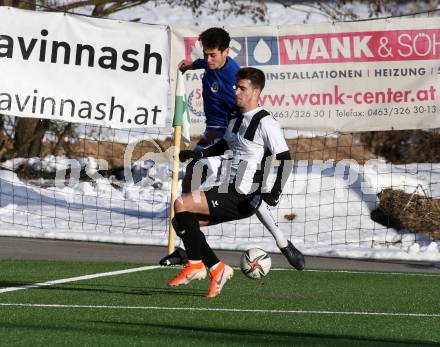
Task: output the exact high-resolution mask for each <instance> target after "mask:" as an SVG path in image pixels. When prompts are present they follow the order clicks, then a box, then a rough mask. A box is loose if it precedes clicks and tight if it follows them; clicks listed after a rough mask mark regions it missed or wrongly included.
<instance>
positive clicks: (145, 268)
mask: <svg viewBox="0 0 440 347" xmlns="http://www.w3.org/2000/svg"><path fill="white" fill-rule="evenodd" d="M160 267H161V266H159V265H152V266H143V267H138V268H132V269H125V270H118V271H111V272H102V273H97V274H92V275H84V276H78V277H71V278H62V279H59V280H53V281H48V282H42V283H34V284H28V285H24V286H19V287H8V288H2V289H0V294H2V293H8V292H15V291H18V290H24V289H32V288H41V287H49V286H53V285H56V284H63V283H69V282H77V281H83V280H89V279H93V278H99V277H108V276H117V275H123V274H127V273H133V272H140V271H148V270H154V269H157V268H160ZM272 271H295V270H293V269H289V268H275V269H272ZM304 272H324V273H349V274H364V275H365V274H373V275H403V276H422V277H440V274H439V275H436V274H427V273H406V272H370V271H348V270H304Z"/></svg>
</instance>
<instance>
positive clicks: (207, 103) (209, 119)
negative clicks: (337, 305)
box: [159, 28, 304, 270]
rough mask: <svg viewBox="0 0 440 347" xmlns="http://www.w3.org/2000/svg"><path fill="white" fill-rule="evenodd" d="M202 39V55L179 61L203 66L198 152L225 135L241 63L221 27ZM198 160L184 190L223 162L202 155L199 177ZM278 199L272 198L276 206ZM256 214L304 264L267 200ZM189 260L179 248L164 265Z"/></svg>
mask: <svg viewBox="0 0 440 347" xmlns="http://www.w3.org/2000/svg"><path fill="white" fill-rule="evenodd" d="M199 41H200V42H201V45H202V47H203V56H204V58H203V59H197V60H195V61H193V62H187V61H185V60H183V61H182V62H180V64H179V69H180V71H181V72H182V73H184V72H186V71H187V70H196V69H204V70H205V74H204V76H203V79H202V95H203V107H204V112H205V116H206V130H205V132H204V133H203V135H202V137H201V138H200V140H199V142H198V144H197V146H196V148H195V149H194V150H195V152H197V153H200V152H201V151H202V150H203V149H204V148H206V147H208V146H211V145H213V144H214V143H215V142H216V141H219V140H220V139H221V138H223V136H224V134H225V131H226V129H227V126H228V121H229V115H230V114H231V113H232V111H233V109H234V108H235V107H236V87H235V84H236V76H237V73H238V71H239V70H240V67H239V66H238V65H237V63H235V61H234V60H233V59H231V58H230V57H228V54H229V44H230V41H231V38H230V36H229V34H228V32H227V31H225V30H224V29H222V28H210V29H207V30H205V31H204V32H202V33H201V34H200V36H199ZM197 161H198V160H195V159H194V160H191V161H190V163H188V165H187V167H186V173H185V177H184V179H183V181H182V193H189V192H191V191H193V190H195V189H197V188H199V185H200V183H201V181H202V182H203V181H205V179H206V177H207V175H208V172H209V171H211V172H214V173H215V172H216V171H217V169H218V167H219V166H220V165H221V161H220V159H219V158H218V157H210V158H203V159H201V160H199V161H201V162H202V163H203V172H202V175H201V180H200V179H194V180H193V179H192V178H193V174H194V173H195V172H194V171H195V170H194V167H195V164H196V162H197ZM277 203H278V201H273V202H272V203H271V205H272V206H275V205H276V204H277ZM256 216H257V217H258V219H259V220H260V221H261V223H262V224H263V225H264V226H265V227H266V228H267V229H268V230H269V232H270V233H271V234H272V235H273V237H274V238H275V240H276V243H277V246H278V247H279V249H280V250H281V252H282V253H283V255H284V256H285V257H286V258H287V260H288V262H289V263H290V264H291V265H292V266H293V267H295V268H296V269H297V270H302V269H303V268H304V259H303V256H302V254H301V253H300V252H299V251H298V250H297V249H296V248H295V247H294V246H293V245H292V243H291V242H290V241H289V240H287V239H286V237H285V236H284V235H283V233H282V232H281V230H280V229H279V227H278V225H277V224H276V222H275V220H274V218H273V216H272V214H271V212H270V210H269V208H268V203H267V202H266V201H263V202H261V204H260V205H259V206H258V208H257V211H256ZM186 260H187V255H186V252H185V251H184V250H182V249H181V248H177V250H176V251H175V252H174V253H172V254H170V255H168V256H166V257H164V258H162V259H161V261H160V262H159V263H160V264H161V265H174V264H179V263H181V262H182V261H183V262H185V261H186Z"/></svg>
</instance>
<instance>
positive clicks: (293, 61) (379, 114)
mask: <svg viewBox="0 0 440 347" xmlns="http://www.w3.org/2000/svg"><path fill="white" fill-rule="evenodd" d="M204 29H205V28H197V27H194V28H174V29H173V32H172V50H173V56H172V60H171V66H172V68H171V71H172V72H173V71H174V66H176V65H177V63H178V62H179V61H180V60H182V59H186V60H188V61H192V60H194V59H196V58H199V57H202V55H201V54H202V49H201V47H200V44H199V42H198V41H197V37H198V35H199V34H200V33H201V32H202V31H203V30H204ZM225 29H226V30H227V31H228V32H229V33H230V35H231V38H232V41H231V45H230V46H231V52H230V56H231V57H232V58H233V59H234V60H235V61H236V62H237V63H238V64H239V65H240V66H254V67H257V68H260V69H262V70H263V71H264V72H265V73H266V87H265V89H264V91H263V93H262V95H261V99H260V104H261V105H262V106H264V107H265V108H266V109H267V110H268V111H270V112H271V114H272V115H273V116H274V117H275V118H277V119H278V120H279V121H280V123H281V125H282V126H283V127H284V128H290V129H305V130H339V131H367V130H391V129H418V128H419V129H420V128H438V127H440V85H439V73H440V60H439V59H440V19H439V18H423V19H410V20H391V21H388V20H387V21H371V22H357V23H339V24H334V25H333V24H321V25H316V24H314V25H301V26H288V27H287V26H283V27H267V26H266V27H241V28H228V27H226V28H225ZM202 76H203V71H202V70H195V71H188V72H187V73H186V76H185V82H186V91H187V94H188V100H189V108H190V111H191V118H192V124H191V125H192V132H193V133H200V131H202V130H203V128H204V115H203V100H202V94H201V79H202ZM172 77H173V78H174V76H172Z"/></svg>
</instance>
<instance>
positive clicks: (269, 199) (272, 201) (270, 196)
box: [261, 192, 281, 206]
mask: <svg viewBox="0 0 440 347" xmlns="http://www.w3.org/2000/svg"><path fill="white" fill-rule="evenodd" d="M280 195H281V194H280V193H278V192H270V193H262V194H261V198H262V199H263V200H264V201H265V202H266V204H268V205H270V206H276V205H278V203H279V202H280Z"/></svg>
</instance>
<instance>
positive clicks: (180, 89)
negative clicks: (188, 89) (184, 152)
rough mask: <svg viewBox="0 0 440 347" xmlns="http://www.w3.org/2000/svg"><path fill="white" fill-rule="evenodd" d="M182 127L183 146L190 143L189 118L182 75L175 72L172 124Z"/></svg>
mask: <svg viewBox="0 0 440 347" xmlns="http://www.w3.org/2000/svg"><path fill="white" fill-rule="evenodd" d="M176 125H180V126H181V127H182V139H183V142H184V143H185V145H188V144H189V143H190V141H191V140H190V135H189V126H190V118H189V112H188V104H187V102H186V93H185V84H184V83H183V74H182V73H181V72H180V71H179V70H178V71H177V83H176V99H175V104H174V123H173V126H176Z"/></svg>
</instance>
